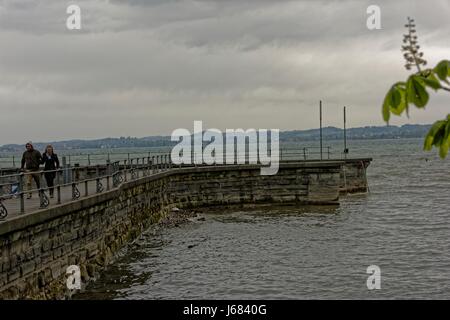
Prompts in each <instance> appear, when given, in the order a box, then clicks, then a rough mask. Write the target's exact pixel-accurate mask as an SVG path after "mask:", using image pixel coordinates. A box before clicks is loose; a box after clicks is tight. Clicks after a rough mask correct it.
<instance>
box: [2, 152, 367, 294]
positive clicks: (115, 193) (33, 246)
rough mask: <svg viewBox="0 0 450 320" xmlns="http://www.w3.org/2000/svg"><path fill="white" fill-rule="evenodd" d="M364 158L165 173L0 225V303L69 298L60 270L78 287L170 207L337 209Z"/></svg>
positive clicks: (361, 183)
mask: <svg viewBox="0 0 450 320" xmlns="http://www.w3.org/2000/svg"><path fill="white" fill-rule="evenodd" d="M369 163H370V159H362V160H354V161H353V160H352V161H350V160H348V161H346V162H342V161H322V162H283V163H281V164H280V170H279V172H278V174H277V175H274V176H261V175H260V170H259V166H257V165H232V166H207V167H206V166H202V167H183V168H173V169H171V170H170V171H166V172H161V173H157V174H154V175H152V176H148V177H143V178H140V179H138V180H134V181H130V182H126V183H124V184H122V185H121V186H120V187H119V188H117V189H114V190H111V191H108V192H105V193H102V194H98V195H93V196H90V197H87V198H82V199H80V200H77V201H74V202H70V203H66V204H63V205H60V206H57V207H52V208H49V209H45V210H41V211H37V212H34V213H29V214H25V215H22V216H19V217H16V218H13V219H10V220H7V221H4V222H0V299H26V298H29V299H61V298H64V297H67V296H70V294H71V292H70V291H69V290H68V289H67V285H66V281H67V277H68V275H66V270H67V267H68V266H70V265H76V266H78V267H79V268H80V271H81V282H82V284H83V285H86V284H87V283H89V282H90V281H93V280H95V279H96V278H97V277H98V276H99V273H100V272H101V271H102V270H103V269H104V268H105V267H106V266H107V265H108V264H109V263H110V262H111V261H112V260H113V259H114V256H115V254H116V253H117V252H118V251H119V250H120V249H121V248H123V247H124V246H125V245H126V244H127V243H130V242H131V241H133V240H134V239H136V238H137V237H138V236H139V235H140V234H141V233H142V232H143V231H144V230H146V229H147V228H148V227H149V226H150V225H151V224H153V223H156V222H158V221H160V220H161V219H162V218H163V217H164V216H165V215H166V214H167V213H168V212H169V211H170V210H171V209H172V208H174V207H178V208H180V209H186V208H196V207H207V206H229V205H233V206H234V205H254V204H258V203H275V204H280V203H292V204H300V205H301V204H320V205H322V204H323V205H325V204H338V200H339V196H340V194H342V193H343V192H360V191H366V190H367V180H366V177H365V168H366V167H367V166H368V164H369Z"/></svg>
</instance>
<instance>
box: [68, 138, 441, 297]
mask: <svg viewBox="0 0 450 320" xmlns="http://www.w3.org/2000/svg"><path fill="white" fill-rule="evenodd" d="M336 147H339V146H336ZM349 147H350V148H351V151H352V156H369V157H373V162H372V164H371V165H370V166H369V168H368V171H367V174H368V179H369V184H370V193H368V194H361V195H353V196H348V197H344V198H342V200H341V204H340V206H339V207H288V208H286V207H284V208H276V207H273V208H270V209H264V210H263V209H258V210H252V211H245V212H241V211H229V212H220V213H217V212H207V211H206V212H205V213H203V215H204V216H205V218H206V220H205V221H198V222H194V223H188V224H185V225H181V226H179V227H177V228H169V229H160V230H158V231H155V230H149V231H148V232H146V233H145V234H144V235H143V236H142V237H141V238H140V239H139V240H138V241H136V243H135V244H134V245H132V246H131V247H130V249H129V250H127V252H126V253H125V254H124V255H123V256H122V257H121V258H119V259H118V260H117V261H116V262H115V263H114V264H112V265H111V266H110V267H109V268H108V270H106V271H105V272H104V273H103V275H102V277H101V278H100V279H99V280H98V281H97V282H95V283H94V284H92V285H90V286H89V287H88V288H87V291H86V292H85V293H83V294H79V295H77V296H76V298H78V299H247V298H248V299H354V298H362V299H379V298H388V299H389V298H424V299H429V298H438V299H440V298H446V299H449V298H450V209H449V208H450V159H447V160H440V159H439V158H438V157H437V156H436V155H435V154H436V152H432V153H424V152H423V151H422V140H420V139H410V140H366V141H350V142H349ZM369 265H377V266H379V267H380V269H381V289H380V290H368V289H367V286H366V281H367V277H368V276H369V275H368V274H367V273H366V270H367V267H368V266H369Z"/></svg>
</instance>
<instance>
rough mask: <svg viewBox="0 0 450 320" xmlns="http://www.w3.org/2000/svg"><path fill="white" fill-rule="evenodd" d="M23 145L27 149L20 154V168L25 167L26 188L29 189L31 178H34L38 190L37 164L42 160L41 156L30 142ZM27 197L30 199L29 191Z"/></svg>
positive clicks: (39, 185) (39, 184)
mask: <svg viewBox="0 0 450 320" xmlns="http://www.w3.org/2000/svg"><path fill="white" fill-rule="evenodd" d="M25 147H26V149H27V150H26V151H25V152H24V153H23V155H22V165H21V169H22V170H24V169H25V172H26V173H28V174H27V175H26V179H27V189H28V190H31V184H32V180H34V182H35V183H36V187H37V189H38V190H39V189H40V188H41V183H40V176H39V165H40V164H41V162H42V156H41V153H40V152H39V151H37V150H34V148H33V145H32V143H31V142H28V143H27V144H26V145H25ZM27 199H31V192H30V193H28V196H27Z"/></svg>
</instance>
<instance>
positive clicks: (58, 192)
mask: <svg viewBox="0 0 450 320" xmlns="http://www.w3.org/2000/svg"><path fill="white" fill-rule="evenodd" d="M62 173H63V172H62V170H61V169H58V171H57V174H56V183H57V185H56V203H57V204H61V175H62Z"/></svg>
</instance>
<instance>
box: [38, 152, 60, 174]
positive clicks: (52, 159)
mask: <svg viewBox="0 0 450 320" xmlns="http://www.w3.org/2000/svg"><path fill="white" fill-rule="evenodd" d="M41 163H42V164H43V165H44V170H45V171H48V170H56V169H59V159H58V156H57V155H56V154H55V153H54V154H52V155H51V156H49V155H48V154H47V152H45V153H44V154H43V155H42V162H41Z"/></svg>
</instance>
